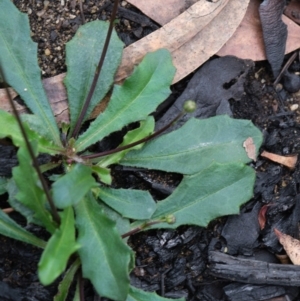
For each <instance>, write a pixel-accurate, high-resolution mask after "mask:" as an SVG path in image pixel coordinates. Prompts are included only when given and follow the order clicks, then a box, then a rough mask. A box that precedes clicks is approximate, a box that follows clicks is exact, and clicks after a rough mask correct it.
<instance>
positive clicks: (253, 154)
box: [243, 137, 256, 161]
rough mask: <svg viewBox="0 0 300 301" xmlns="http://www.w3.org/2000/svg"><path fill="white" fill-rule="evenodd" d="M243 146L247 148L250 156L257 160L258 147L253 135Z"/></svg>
mask: <svg viewBox="0 0 300 301" xmlns="http://www.w3.org/2000/svg"><path fill="white" fill-rule="evenodd" d="M243 147H244V148H245V151H246V153H247V156H248V158H249V159H252V160H253V161H256V147H255V144H254V141H253V139H252V137H248V138H247V139H246V140H245V141H244V143H243Z"/></svg>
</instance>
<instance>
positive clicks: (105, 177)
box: [91, 165, 112, 185]
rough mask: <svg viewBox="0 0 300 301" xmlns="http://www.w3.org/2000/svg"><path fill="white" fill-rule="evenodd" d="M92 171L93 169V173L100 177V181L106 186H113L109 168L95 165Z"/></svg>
mask: <svg viewBox="0 0 300 301" xmlns="http://www.w3.org/2000/svg"><path fill="white" fill-rule="evenodd" d="M91 169H92V171H93V173H94V174H96V175H97V176H98V178H99V180H100V181H101V182H102V183H104V184H106V185H111V183H112V177H111V174H110V169H109V168H106V167H102V166H97V165H93V166H91Z"/></svg>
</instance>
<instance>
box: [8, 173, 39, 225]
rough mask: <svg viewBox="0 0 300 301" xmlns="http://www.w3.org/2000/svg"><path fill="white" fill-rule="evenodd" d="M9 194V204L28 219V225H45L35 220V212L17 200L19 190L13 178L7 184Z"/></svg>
mask: <svg viewBox="0 0 300 301" xmlns="http://www.w3.org/2000/svg"><path fill="white" fill-rule="evenodd" d="M7 192H8V195H9V197H8V203H9V204H10V206H11V207H13V208H14V209H15V210H16V211H18V212H19V213H20V214H22V215H23V216H24V217H25V218H26V220H27V224H30V223H34V224H37V225H40V226H42V225H43V224H42V223H41V222H40V221H39V220H37V219H35V218H34V212H33V211H32V210H30V209H29V208H28V207H26V206H25V205H24V204H23V203H21V202H20V201H19V200H17V198H16V195H17V194H18V192H19V190H18V187H17V185H16V182H15V180H14V179H13V178H12V179H10V180H9V181H8V183H7Z"/></svg>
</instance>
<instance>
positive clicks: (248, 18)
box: [217, 0, 300, 61]
mask: <svg viewBox="0 0 300 301" xmlns="http://www.w3.org/2000/svg"><path fill="white" fill-rule="evenodd" d="M260 3H261V1H260V0H251V1H250V3H249V6H248V9H247V12H246V14H245V16H244V18H243V20H242V22H241V23H240V25H239V26H238V28H237V30H236V31H235V33H234V34H233V36H232V37H231V38H230V39H229V40H228V41H227V42H226V43H225V45H224V46H223V47H222V48H221V49H220V50H219V51H218V52H217V55H219V56H225V55H235V56H237V57H239V58H241V59H252V60H254V61H262V60H266V53H265V48H264V41H263V33H262V27H261V21H260V17H259V13H258V8H259V5H260ZM298 4H299V2H298ZM288 7H289V6H288ZM282 21H283V22H284V23H285V24H286V25H287V28H288V36H287V42H286V47H285V54H287V53H290V52H292V51H294V50H296V49H298V48H299V47H300V26H298V25H297V24H296V23H295V22H294V21H293V20H291V19H290V18H288V17H287V16H285V15H283V16H282Z"/></svg>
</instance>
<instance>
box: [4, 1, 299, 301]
mask: <svg viewBox="0 0 300 301" xmlns="http://www.w3.org/2000/svg"><path fill="white" fill-rule="evenodd" d="M14 2H15V3H16V4H17V6H18V7H19V9H20V10H22V11H23V12H27V13H28V14H29V16H30V22H31V26H32V37H33V39H34V40H35V41H36V42H38V47H39V50H38V52H39V64H40V66H41V68H42V71H43V76H44V77H49V76H53V75H56V74H59V73H61V72H63V71H65V65H64V55H65V52H64V44H65V42H67V41H68V40H70V38H71V37H72V36H73V35H74V33H75V32H76V30H77V28H78V26H80V24H81V23H82V19H81V16H80V10H79V7H77V4H76V1H75V0H71V1H68V2H67V4H66V5H65V6H61V4H60V2H59V1H50V4H49V6H48V7H47V9H46V11H45V13H44V14H42V9H43V7H44V2H42V1H38V0H36V1H29V0H14ZM83 8H84V16H85V19H86V21H89V20H94V19H101V20H107V19H108V18H109V16H110V12H111V1H102V0H89V1H85V3H84V5H83ZM157 28H158V26H157V24H155V23H154V22H152V21H151V20H150V19H148V18H147V17H146V16H144V15H143V14H142V13H140V12H139V11H138V10H136V9H135V8H134V7H132V6H130V5H129V4H127V3H126V1H122V3H121V7H120V9H119V13H118V24H117V31H118V34H119V36H120V37H121V39H122V40H123V41H124V42H125V44H126V45H128V44H130V43H132V42H134V41H136V40H138V39H140V38H142V37H143V36H145V35H147V34H149V33H150V32H152V31H153V30H155V29H157ZM296 63H297V62H296ZM296 63H295V66H294V67H295V68H296V67H297V64H298V65H299V63H297V64H296ZM270 74H271V72H270V69H269V67H268V64H267V63H258V64H256V65H255V66H254V67H253V68H250V70H248V71H247V72H246V73H245V76H244V77H243V78H242V79H239V78H238V79H237V80H236V81H238V82H240V83H242V86H243V87H244V91H242V92H243V93H242V94H241V95H239V97H235V96H234V95H236V94H235V93H233V94H232V95H231V96H228V95H230V94H226V95H227V96H226V97H227V98H226V99H225V101H229V103H230V106H228V107H226V108H225V109H226V110H228V109H229V110H231V111H232V115H233V116H234V118H244V119H251V120H252V121H253V122H254V123H255V124H256V125H257V126H258V127H259V128H260V129H261V130H262V132H263V133H264V144H263V146H262V149H264V150H267V151H270V152H273V153H277V154H282V155H290V154H296V153H298V151H299V148H300V126H299V109H296V110H291V106H292V105H293V104H298V103H299V95H298V94H297V93H296V94H294V95H289V94H288V93H286V92H285V91H284V89H282V90H281V91H279V92H278V93H277V92H276V91H274V89H273V88H272V85H271V84H272V78H271V75H270ZM192 76H193V75H190V76H189V77H188V78H186V79H184V80H183V81H181V82H180V83H178V84H176V85H174V86H173V87H172V95H171V96H170V97H169V99H168V100H167V102H166V104H165V105H164V106H162V107H161V108H160V110H159V111H158V112H157V114H156V117H157V118H158V119H159V118H160V117H161V116H162V115H163V113H164V112H165V111H166V110H167V109H168V107H170V106H171V104H172V102H174V101H175V100H176V99H177V98H178V97H179V96H180V95H181V94H182V92H183V91H184V90H185V88H186V87H187V84H188V83H189V82H190V79H191V78H192ZM240 80H241V81H240ZM230 82H231V81H230V80H229V81H226V82H220V83H219V84H220V85H223V88H224V89H226V90H228V89H230V88H231V86H233V89H234V84H233V82H232V83H231V84H229V85H228V83H230ZM195 85H196V84H195ZM207 86H208V88H209V84H207ZM210 88H213V89H214V88H215V82H211V87H210ZM195 134H196V133H195ZM0 148H1V154H2V158H1V159H0V160H1V161H0V164H1V169H0V173H1V175H8V174H9V173H10V169H11V167H12V166H14V165H15V164H16V158H15V150H14V148H12V147H7V146H0ZM251 165H252V167H253V168H255V169H256V171H257V180H256V184H255V189H254V192H255V193H254V197H253V199H252V200H250V201H249V202H248V203H247V204H245V205H244V206H243V207H242V208H241V214H240V215H238V216H230V217H228V218H226V217H224V218H220V219H217V220H215V221H213V222H211V224H210V225H209V227H208V228H207V229H204V228H199V227H180V228H179V229H177V230H171V231H170V230H168V231H166V230H158V231H153V230H152V231H148V232H143V233H139V234H137V235H135V236H134V237H132V238H131V239H130V240H129V244H130V246H131V247H132V248H133V249H134V250H135V252H136V268H135V269H134V270H133V272H132V275H131V280H132V284H133V285H135V286H137V287H139V288H143V289H145V290H149V291H156V292H157V293H158V294H160V295H162V296H165V297H169V298H179V297H185V298H187V300H201V301H203V300H209V301H214V300H216V301H221V300H224V301H225V300H245V301H246V300H247V301H250V300H275V298H276V300H277V301H279V300H299V296H300V295H299V289H298V286H300V285H298V284H295V282H292V281H290V282H289V281H286V280H284V279H288V278H287V277H285V276H286V274H285V273H286V272H285V271H281V277H282V278H283V279H282V281H281V282H279V283H276V284H274V283H271V282H270V281H271V280H269V278H268V277H266V278H265V279H264V280H261V279H260V280H259V281H258V282H255V279H259V275H258V274H259V273H258V270H257V269H256V270H255V272H253V273H252V272H250V273H248V268H247V267H246V268H245V267H244V269H243V265H242V261H240V265H237V267H236V269H237V270H236V274H233V276H232V275H231V276H232V278H230V279H231V280H230V279H229V278H228V277H229V275H230V273H229V270H228V273H227V276H226V275H224V274H222V275H221V273H220V270H219V269H218V268H219V266H218V263H219V262H218V260H217V261H216V262H215V261H214V260H213V258H212V257H211V256H212V254H214V253H211V252H212V251H221V252H225V253H227V254H229V255H233V256H235V258H238V259H241V258H243V259H247V260H249V259H251V260H253V259H256V260H261V261H262V262H263V263H266V262H272V263H278V262H279V261H278V259H277V257H276V256H275V254H282V253H283V250H282V247H281V245H280V244H279V243H278V241H277V238H276V237H275V235H274V233H273V230H272V229H273V228H274V227H276V228H278V229H279V230H281V231H282V232H284V233H287V234H290V235H292V236H294V237H296V238H298V237H299V230H298V223H299V201H300V199H299V187H300V169H299V165H297V166H296V168H295V169H294V170H289V169H287V168H285V167H283V166H281V165H279V164H275V163H272V162H269V161H267V160H265V159H263V158H258V160H257V162H255V163H252V164H251ZM114 175H116V176H115V178H116V183H115V185H119V186H122V187H135V188H142V189H148V190H149V191H150V192H151V193H152V194H153V196H154V197H155V199H157V200H160V199H163V198H165V197H166V196H167V195H169V194H170V193H171V192H172V190H173V189H174V188H175V187H176V185H178V183H179V181H180V179H181V178H180V176H178V175H170V174H165V173H162V172H156V171H153V172H146V171H143V170H133V169H128V168H127V169H123V168H120V167H115V169H114ZM124 179H125V180H124ZM264 204H272V206H271V207H270V209H269V210H268V213H267V224H266V227H265V229H264V230H262V231H260V229H259V226H258V212H259V210H260V208H261V207H262V206H263V205H264ZM6 206H7V204H6V202H5V196H4V198H2V201H1V207H2V208H4V207H6ZM13 216H14V218H15V219H16V220H17V221H18V222H20V223H21V224H23V225H24V220H23V219H22V218H21V217H20V216H19V215H17V214H14V215H13ZM28 228H29V230H30V231H33V232H35V233H37V234H38V235H45V233H41V232H40V230H39V229H38V228H36V227H33V226H28ZM40 253H41V251H40V250H39V249H37V248H34V247H31V246H28V245H26V244H23V243H20V242H16V241H14V240H11V239H7V238H5V237H1V236H0V261H1V267H0V280H1V281H0V299H1V300H3V301H37V300H38V301H50V300H52V299H53V296H54V295H55V293H56V287H55V285H51V286H49V287H46V288H44V287H42V286H41V285H40V284H39V282H38V279H37V274H36V266H37V263H38V260H39V256H40ZM226 260H228V262H229V259H225V262H224V264H226ZM247 264H249V271H250V267H251V266H252V264H251V262H249V261H247ZM232 266H233V265H232V264H231V265H230V267H232ZM291 267H292V266H291ZM239 269H240V271H238V270H239ZM270 269H271V266H270ZM225 271H226V270H225ZM270 271H271V270H270ZM218 273H219V274H218ZM247 273H248V274H247ZM251 273H252V274H251ZM261 273H262V272H261ZM270 273H271V272H270ZM295 273H296V274H294V276H295V277H293V279H297V278H298V276H299V275H298V274H297V271H296V272H295ZM298 273H299V272H298ZM225 274H226V273H225ZM260 275H262V274H260ZM267 276H268V275H267ZM255 277H258V278H255ZM224 278H227V279H224ZM232 279H234V280H235V281H232ZM245 279H246V280H245ZM242 281H248V282H249V284H245V283H242ZM86 296H87V297H86V300H87V301H93V300H97V299H96V296H95V293H94V292H93V290H92V288H91V286H90V285H88V283H87V285H86Z"/></svg>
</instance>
